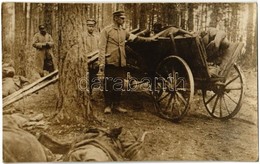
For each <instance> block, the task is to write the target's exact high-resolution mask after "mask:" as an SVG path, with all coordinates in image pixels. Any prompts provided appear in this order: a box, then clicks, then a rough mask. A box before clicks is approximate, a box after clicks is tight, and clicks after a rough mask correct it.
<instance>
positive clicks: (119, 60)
mask: <svg viewBox="0 0 260 164" xmlns="http://www.w3.org/2000/svg"><path fill="white" fill-rule="evenodd" d="M129 36H130V33H129V32H128V31H126V30H125V29H124V28H122V27H117V26H116V25H115V24H112V25H110V26H107V27H106V28H104V29H103V31H102V32H101V37H100V46H99V49H100V56H99V63H100V64H103V65H114V66H119V67H124V66H126V54H125V41H126V40H127V39H128V38H129ZM105 54H110V56H109V57H107V58H105Z"/></svg>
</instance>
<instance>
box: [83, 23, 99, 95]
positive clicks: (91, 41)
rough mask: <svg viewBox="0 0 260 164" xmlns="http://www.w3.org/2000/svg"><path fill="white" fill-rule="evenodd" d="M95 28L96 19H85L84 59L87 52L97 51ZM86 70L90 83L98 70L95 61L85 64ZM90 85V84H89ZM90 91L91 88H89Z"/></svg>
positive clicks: (97, 38)
mask: <svg viewBox="0 0 260 164" xmlns="http://www.w3.org/2000/svg"><path fill="white" fill-rule="evenodd" d="M95 28H96V21H95V20H94V19H88V20H87V32H86V33H85V34H84V46H85V50H86V59H85V60H86V61H87V58H88V54H89V53H91V52H94V51H98V42H99V37H98V34H97V33H95ZM87 67H88V68H87V70H88V72H89V82H88V84H90V83H91V82H92V79H93V78H94V77H95V75H96V74H97V72H98V66H97V63H96V62H92V63H89V64H87ZM90 85H91V84H90ZM89 89H90V91H91V92H92V88H89Z"/></svg>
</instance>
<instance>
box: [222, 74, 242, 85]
mask: <svg viewBox="0 0 260 164" xmlns="http://www.w3.org/2000/svg"><path fill="white" fill-rule="evenodd" d="M237 78H239V75H237V76H236V77H235V78H233V79H232V80H230V81H229V82H227V83H226V84H225V86H228V85H229V84H230V83H232V82H233V81H235V80H236V79H237Z"/></svg>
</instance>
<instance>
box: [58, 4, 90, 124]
mask: <svg viewBox="0 0 260 164" xmlns="http://www.w3.org/2000/svg"><path fill="white" fill-rule="evenodd" d="M81 10H82V5H81V4H59V21H60V22H59V27H60V28H59V32H60V33H59V54H60V55H59V57H60V58H59V77H60V78H59V84H58V88H59V96H58V97H59V101H58V105H57V109H58V111H59V116H60V117H59V118H61V119H62V118H67V119H65V120H71V119H72V120H76V121H80V120H81V118H83V117H82V116H84V113H86V110H87V109H88V106H89V105H90V104H89V103H90V102H89V95H88V92H87V91H86V90H84V89H82V90H81V89H80V87H79V86H82V85H80V79H86V74H87V71H88V67H87V59H86V57H85V55H86V54H85V53H84V52H86V50H85V46H83V38H82V37H83V36H82V34H83V33H82V31H83V21H82V20H84V18H85V19H86V17H87V15H82V14H81V13H82V12H81ZM82 87H85V86H82ZM64 116H65V117H64Z"/></svg>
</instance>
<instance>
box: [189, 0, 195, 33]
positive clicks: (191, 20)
mask: <svg viewBox="0 0 260 164" xmlns="http://www.w3.org/2000/svg"><path fill="white" fill-rule="evenodd" d="M193 8H194V7H193V4H192V3H189V4H188V30H190V31H193V30H194V25H193Z"/></svg>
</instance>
